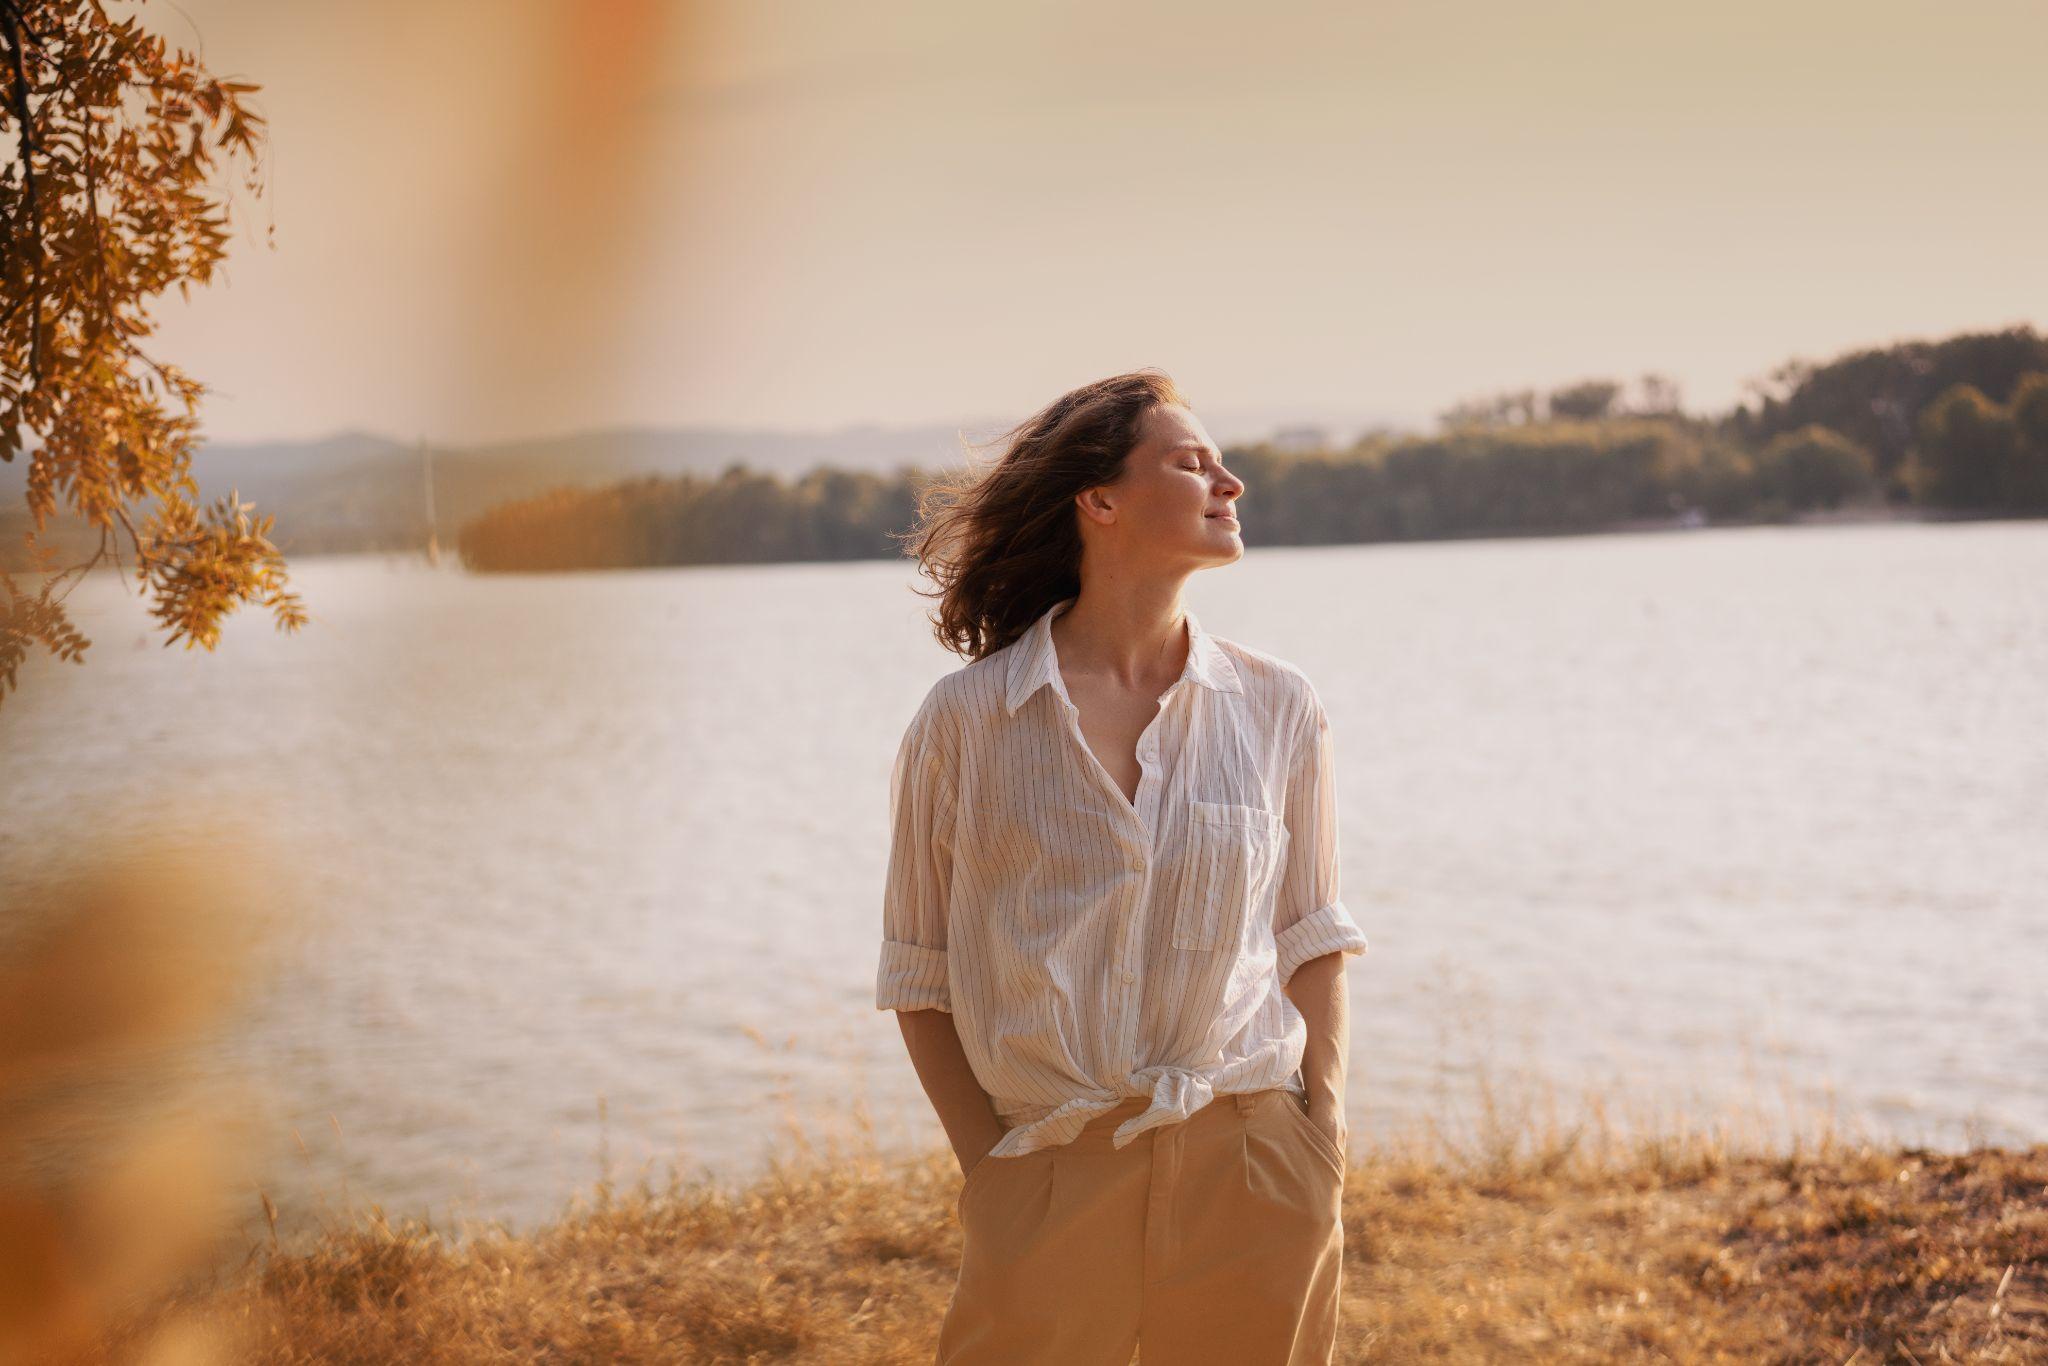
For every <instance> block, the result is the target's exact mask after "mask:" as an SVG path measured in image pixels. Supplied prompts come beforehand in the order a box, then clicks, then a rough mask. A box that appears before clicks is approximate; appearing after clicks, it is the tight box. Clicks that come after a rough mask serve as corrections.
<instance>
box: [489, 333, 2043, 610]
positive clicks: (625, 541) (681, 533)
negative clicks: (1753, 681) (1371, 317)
mask: <svg viewBox="0 0 2048 1366" xmlns="http://www.w3.org/2000/svg"><path fill="white" fill-rule="evenodd" d="M1751 399H1752V401H1745V402H1744V403H1742V404H1739V405H1737V406H1736V407H1735V408H1734V409H1733V410H1731V411H1729V412H1726V413H1722V414H1716V415H1693V414H1688V413H1686V412H1685V411H1684V410H1683V408H1682V407H1681V405H1680V404H1679V402H1678V393H1677V386H1676V385H1675V384H1673V383H1672V382H1671V381H1669V380H1667V379H1664V378H1663V377H1661V376H1656V375H1646V376H1643V377H1642V378H1641V380H1640V381H1639V382H1638V383H1637V384H1636V385H1635V386H1633V387H1632V388H1631V386H1625V385H1623V384H1621V383H1619V382H1616V381H1613V380H1607V379H1589V380H1582V381H1579V382H1576V383H1574V384H1571V385H1567V386H1563V387H1561V388H1558V389H1555V390H1552V391H1550V392H1549V393H1547V394H1539V393H1537V392H1536V391H1533V390H1518V391H1511V392H1507V393H1501V394H1495V395H1489V396H1485V397H1482V398H1477V399H1472V400H1467V401H1465V402H1461V403H1459V404H1458V405H1456V406H1454V407H1452V408H1451V409H1448V410H1447V411H1445V412H1444V413H1442V414H1440V415H1439V419H1438V430H1437V431H1436V432H1435V433H1433V434H1428V435H1415V434H1400V433H1375V434H1371V435H1368V436H1366V437H1364V438H1362V439H1360V440H1359V441H1357V442H1356V443H1354V444H1352V445H1351V446H1349V447H1346V448H1344V449H1339V450H1328V451H1321V452H1313V451H1312V452H1300V451H1294V450H1280V449H1276V448H1275V447H1273V446H1272V445H1270V444H1267V443H1260V444H1254V445H1248V446H1237V447H1233V448H1231V449H1229V450H1227V451H1226V452H1225V458H1226V462H1227V463H1228V464H1229V465H1230V466H1231V468H1232V469H1233V470H1234V471H1235V472H1236V473H1238V474H1239V475H1240V476H1241V477H1243V478H1244V479H1245V481H1246V483H1247V485H1248V486H1249V488H1250V489H1251V490H1252V495H1251V496H1249V497H1247V498H1246V499H1245V500H1244V503H1243V505H1242V507H1241V509H1240V517H1241V519H1242V520H1243V522H1244V527H1245V536H1246V539H1247V540H1248V541H1251V542H1252V543H1254V544H1265V545H1275V544H1278V545H1327V544H1345V543H1353V542H1367V541H1390V540H1418V539H1432V538H1439V537H1453V536H1475V535H1509V534H1525V533H1546V532H1577V531H1598V530H1603V529H1611V528H1615V527H1620V526H1627V525H1632V524H1636V525H1639V524H1642V523H1643V522H1645V521H1656V520H1663V519H1671V518H1674V517H1684V518H1689V519H1691V520H1693V521H1696V522H1722V523H1728V522H1744V521H1750V522H1754V521H1776V520H1783V519H1785V518H1788V517H1791V516H1793V515H1796V514H1799V513H1804V512H1810V511H1814V510H1818V509H1831V508H1839V507H1842V506H1844V505H1872V506H1884V505H1889V506H1893V507H1899V508H1907V509H1910V508H1919V509H1924V510H1926V511H1928V512H1932V513H1940V514H1964V515H1992V516H2041V515H2048V337H2042V336H2040V335H2037V334H2036V333H2035V332H2034V331H2033V330H2032V329H2031V328H2016V329H2011V330H2008V331H2004V332H1994V333H1977V334H1968V335H1963V336H1957V337H1952V338H1948V339H1945V340H1941V341H1933V342H1908V343H1902V344H1898V345H1894V346H1889V347H1883V348H1877V349H1871V350H1865V351H1858V352H1854V353H1852V354H1849V355H1845V356H1841V357H1839V358H1837V359H1835V360H1833V361H1830V362H1827V363H1825V364H1810V363H1806V362H1798V361H1795V362H1790V363H1788V364H1786V365H1783V366H1780V367H1779V368H1778V369H1777V370H1775V371H1773V372H1772V373H1771V375H1770V376H1769V378H1768V379H1767V380H1765V381H1763V382H1761V383H1759V384H1757V385H1755V386H1754V387H1753V391H1752V395H1751ZM930 477H931V474H930V472H928V471H925V470H922V469H919V468H917V467H914V466H913V467H906V468H903V469H900V470H898V471H896V472H895V473H891V474H876V473H864V472H858V471H849V470H835V469H826V468H820V469H816V470H812V471H811V472H809V473H807V474H805V475H803V476H801V477H799V478H796V479H793V480H787V481H785V480H783V479H779V478H776V477H773V476H770V475H766V474H762V473H759V472H756V471H751V470H748V469H747V468H745V467H744V466H742V465H738V464H734V465H731V466H728V467H727V468H726V469H725V470H724V471H723V472H721V473H720V474H718V475H716V476H697V475H686V476H683V477H680V478H662V477H646V478H641V479H635V480H630V481H626V482H623V483H619V484H615V485H612V486H610V487H607V488H601V489H570V488H563V489H557V490H555V491H553V492H550V493H546V494H542V495H540V496H538V497H532V498H524V499H519V500H517V501H513V502H508V503H503V504H500V505H498V506H496V507H493V508H491V509H490V510H488V511H487V512H485V513H483V514H482V515H481V516H478V517H476V518H475V519H473V520H471V521H470V522H468V523H467V524H465V525H464V526H463V527H462V529H461V531H460V533H459V536H458V545H459V548H460V553H461V556H462V559H463V562H464V563H465V564H466V565H467V566H468V567H470V568H472V569H476V570H483V571H492V570H527V571H534V570H561V569H603V568H624V567H632V566H653V565H680V564H732V563H762V562H772V561H795V560H852V559H886V558H891V557H894V556H896V555H898V554H900V553H901V551H900V543H899V542H898V541H897V540H895V539H894V537H893V535H892V533H897V532H901V531H903V530H906V529H908V528H909V526H910V525H911V524H912V523H913V522H914V520H915V518H916V509H917V494H918V491H919V489H920V487H921V486H922V484H923V483H924V482H926V481H927V480H928V479H929V478H930Z"/></svg>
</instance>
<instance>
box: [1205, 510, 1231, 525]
mask: <svg viewBox="0 0 2048 1366" xmlns="http://www.w3.org/2000/svg"><path fill="white" fill-rule="evenodd" d="M1203 515H1204V516H1206V517H1207V518H1208V519H1209V520H1210V521H1212V522H1228V523H1230V524H1231V525H1232V526H1236V525H1237V514H1236V513H1234V512H1209V513H1204V514H1203Z"/></svg>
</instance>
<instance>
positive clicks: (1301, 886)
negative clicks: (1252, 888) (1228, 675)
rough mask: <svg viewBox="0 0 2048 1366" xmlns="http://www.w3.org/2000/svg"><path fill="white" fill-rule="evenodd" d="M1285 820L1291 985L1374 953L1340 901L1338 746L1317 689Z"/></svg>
mask: <svg viewBox="0 0 2048 1366" xmlns="http://www.w3.org/2000/svg"><path fill="white" fill-rule="evenodd" d="M1285 816H1286V820H1287V831H1288V838H1287V850H1286V855H1285V857H1286V866H1285V867H1284V868H1282V870H1281V873H1280V889H1279V892H1278V900H1277V901H1276V902H1275V904H1274V907H1273V935H1274V944H1275V948H1276V950H1277V953H1278V963H1277V970H1278V972H1279V974H1280V981H1281V984H1282V985H1283V986H1284V985H1285V984H1286V983H1287V981H1288V979H1289V978H1291V977H1293V976H1294V971H1295V969H1296V968H1299V967H1300V966H1301V965H1302V964H1303V963H1306V962H1308V961H1309V960H1310V959H1311V958H1320V957H1321V956H1322V955H1324V954H1326V953H1351V954H1357V953H1363V952H1365V949H1366V939H1365V932H1364V931H1363V930H1361V929H1359V927H1358V922H1357V921H1355V920H1353V919H1352V918H1351V912H1350V911H1348V910H1346V909H1345V908H1344V903H1343V902H1342V901H1341V900H1339V898H1338V892H1339V886H1338V882H1339V878H1338V870H1337V863H1338V860H1337V767H1336V746H1335V741H1334V739H1333V737H1332V735H1331V733H1330V718H1329V715H1328V713H1326V712H1325V711H1324V710H1323V704H1322V700H1321V699H1320V698H1319V697H1317V696H1316V694H1315V690H1314V689H1313V688H1311V689H1310V690H1309V696H1308V713H1307V715H1306V716H1304V717H1303V718H1302V721H1301V724H1300V727H1299V730H1298V731H1297V733H1296V737H1295V742H1294V749H1293V755H1292V759H1291V760H1290V763H1289V767H1288V776H1287V796H1286V808H1285Z"/></svg>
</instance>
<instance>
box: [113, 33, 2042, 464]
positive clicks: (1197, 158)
mask: <svg viewBox="0 0 2048 1366" xmlns="http://www.w3.org/2000/svg"><path fill="white" fill-rule="evenodd" d="M110 10H111V11H112V12H113V13H114V14H115V15H116V17H120V16H122V15H124V14H128V13H134V14H137V15H138V16H140V17H142V18H143V19H144V20H145V22H146V23H147V24H148V25H149V26H150V27H151V28H152V29H153V30H154V31H155V32H157V33H159V34H161V35H162V36H164V37H165V39H166V40H167V41H168V42H169V43H171V44H172V45H173V46H185V47H189V48H195V49H197V50H198V51H199V52H200V54H201V55H202V57H203V60H204V62H205V64H206V66H207V67H208V68H209V69H210V70H211V71H212V72H213V73H214V74H215V75H219V76H224V77H234V78H239V79H246V80H252V81H256V82H258V83H259V84H261V85H262V87H263V89H262V90H261V91H260V92H259V93H258V94H256V95H255V96H253V97H252V101H253V103H254V105H255V107H256V108H257V109H258V110H259V111H260V112H261V113H262V114H263V115H264V116H265V117H266V118H267V119H268V121H269V130H270V137H269V144H268V148H267V151H266V155H265V160H264V162H263V164H262V166H261V167H260V168H259V173H260V175H261V177H262V181H263V190H262V193H261V194H260V196H259V195H252V194H251V193H250V192H249V191H247V190H246V189H243V188H239V187H238V188H237V189H236V192H235V199H234V207H233V213H234V235H233V239H232V246H231V248H230V257H229V260H228V263H227V265H226V267H225V270H224V271H223V272H221V273H219V274H217V275H216V277H215V281H214V283H213V284H212V285H210V286H207V287H205V288H203V289H200V290H196V291H195V292H194V295H193V297H192V299H191V301H190V302H189V303H188V302H184V301H181V300H179V299H178V298H177V296H176V294H175V293H173V294H172V295H170V296H169V297H168V298H167V299H165V300H164V301H163V302H162V304H161V306H160V308H159V310H158V314H157V316H158V319H159V324H160V325H159V330H158V336H157V339H156V341H155V343H154V345H155V348H156V351H157V352H160V353H161V354H163V355H165V356H167V357H169V358H171V359H173V360H175V361H176V362H177V363H178V364H179V365H181V366H182V367H184V368H185V369H187V370H188V371H190V372H192V373H193V374H195V375H197V376H198V377H199V378H201V379H202V380H204V381H206V382H208V383H209V384H210V385H211V386H212V392H211V393H210V394H209V395H208V396H207V398H206V400H205V406H204V408H203V409H202V413H201V418H202V424H203V428H204V430H205V432H206V433H207V435H208V436H209V437H210V438H212V439H216V440H224V441H246V440H267V439H295V438H308V437H317V436H321V435H325V434H327V433H330V432H333V431H336V430H340V429H363V430H370V431H376V432H380V433H383V434H386V435H389V436H393V437H396V438H399V439H406V440H410V439H414V438H424V439H428V440H434V441H445V442H451V443H475V442H487V441H499V440H510V439H518V438H523V437H535V436H547V435H554V434H558V433H562V432H568V431H576V430H585V429H589V428H599V427H615V426H656V427H674V426H685V425H698V424H716V425H730V426H743V427H765V428H779V429H786V430H822V429H831V428H837V427H843V426H848V425H855V424H882V425H909V424H924V423H947V422H960V421H971V420H977V419H982V418H987V417H991V416H994V417H1000V418H1003V419H1005V420H1016V419H1019V418H1021V417H1023V416H1024V415H1026V414H1028V413H1029V412H1031V411H1033V410H1035V409H1036V408H1038V407H1040V406H1042V405H1043V404H1045V403H1047V402H1049V401H1050V400H1052V399H1053V398H1055V397H1057V396H1058V395H1059V394H1060V393H1062V392H1064V391H1065V390H1067V389H1070V388H1072V387H1074V386H1075V385H1078V384H1082V383H1085V382H1087V381H1089V380H1092V379H1096V378H1099V377H1102V376H1104V375H1108V374H1112V373H1116V372H1118V371H1123V370H1129V369H1134V368H1137V367H1140V366H1148V365H1152V366H1159V367H1162V368H1164V369H1165V370H1167V371H1168V372H1169V373H1170V374H1172V375H1173V376H1174V378H1175V379H1176V380H1177V381H1178V382H1179V383H1180V385H1181V387H1182V388H1183V390H1184V391H1185V392H1186V393H1187V394H1188V397H1189V401H1190V404H1191V405H1192V406H1193V408H1194V410H1195V412H1196V413H1197V415H1198V416H1199V415H1201V414H1202V413H1204V412H1205V411H1208V412H1212V413H1217V414H1222V413H1227V412H1238V413H1243V412H1259V413H1268V412H1270V413H1275V414H1282V415H1288V416H1292V417H1296V418H1298V419H1299V420H1303V421H1340V422H1341V421H1347V420H1354V419H1356V420H1361V421H1362V420H1367V419H1375V420H1380V421H1386V422H1392V423H1397V424H1402V425H1415V426H1424V425H1427V424H1428V423H1429V422H1430V421H1431V420H1432V417H1433V415H1434V414H1436V413H1437V412H1440V411H1441V410H1442V409H1444V408H1446V407H1448V406H1450V405H1451V404H1452V403H1454V402H1457V401H1459V400H1460V399H1464V398H1469V397H1474V396H1478V395H1482V394H1486V393H1491V392H1495V391H1498V390H1502V389H1510V388H1523V387H1534V388H1538V389H1548V388H1552V387H1555V386H1558V385H1562V384H1566V383H1570V382H1572V381H1574V380H1577V379H1582V378H1590V377H1612V378H1617V379H1629V378H1632V377H1634V376H1637V375H1640V374H1642V373H1643V372H1645V371H1656V372H1659V373H1662V374H1666V375H1669V376H1671V377H1673V378H1675V379H1676V380H1677V381H1678V382H1679V384H1680V387H1681V391H1682V394H1683V398H1684V401H1685V403H1686V406H1687V407H1689V408H1693V409H1718V408H1722V407H1725V406H1727V405H1729V404H1732V403H1734V402H1736V401H1738V400H1739V399H1741V398H1742V397H1743V395H1744V393H1745V392H1746V389H1745V386H1746V384H1747V383H1748V382H1750V381H1753V380H1756V379H1760V378H1762V377H1764V376H1765V375H1767V374H1768V372H1769V371H1770V370H1771V369H1773V368H1774V367H1775V366H1777V365H1778V364H1779V363H1781V362H1782V361H1784V360H1786V359H1789V358H1791V357H1794V356H1799V357H1805V358H1808V359H1823V358H1826V357H1828V356H1831V355H1834V354H1837V353H1839V352H1841V351H1844V350H1847V349H1851V348H1856V347H1862V346H1869V345H1881V344H1884V343H1886V342H1890V341H1894V340H1901V339H1906V338H1912V337H1936V336H1943V335H1948V334H1950V333H1953V332H1957V331H1962V330H1969V329H1983V328H1998V327H2007V326H2014V325H2019V324H2031V325H2033V326H2035V327H2048V266H2044V264H2043V261H2042V259H2041V256H2040V252H2039V246H2038V244H2039V241H2040V237H2041V232H2042V227H2041V225H2042V224H2043V223H2044V222H2048V176H2043V175H2041V174H2040V171H2039V156H2040V147H2041V145H2042V141H2043V134H2044V133H2048V81H2043V80H2042V79H2041V78H2040V75H2039V62H2040V54H2041V53H2042V52H2044V51H2048V5H2043V4H2040V3H2038V0H1964V3H1960V4H1955V3H1951V4H1945V5H1935V4H1928V3H1910V4H1907V3H1897V2H1896V0H1860V2H1859V3H1855V4H1842V3H1807V2H1806V0H1769V2H1768V3H1755V0H1714V2H1713V3H1711V4H1708V3H1696V4H1691V5H1646V4H1642V3H1641V0H1630V2H1629V3H1607V2H1606V0H1600V2H1599V3H1571V2H1569V0H1566V2H1565V3H1543V4H1538V3H1529V0H1519V3H1508V4H1478V3H1459V2H1458V0H1426V2H1424V3H1407V2H1406V0H1403V2H1401V3H1378V2H1373V0H1367V2H1365V3H1350V4H1343V5H1306V4H1294V3H1287V0H1265V2H1264V3H1261V4H1260V5H1257V6H1252V5H1245V4H1221V3H1207V2H1206V0H1174V2H1173V3H1118V2H1117V0H1085V2H1083V3H1033V4H1012V5H992V4H983V3H974V4H961V3H959V2H958V0H942V2H940V0H934V2H931V3H927V2H926V0H914V2H913V0H863V3H861V4H857V5H849V4H845V3H843V0H715V2H714V0H704V2H702V3H699V2H698V0H687V2H675V0H668V2H664V0H491V3H488V4H486V3H473V2H470V0H460V2H458V0H363V2H362V3H353V4H348V5H315V4H310V3H308V4H299V3H289V4H287V3H279V0H144V2H143V3H139V4H120V3H115V4H112V5H110Z"/></svg>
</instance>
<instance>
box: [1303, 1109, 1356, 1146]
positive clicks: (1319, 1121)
mask: <svg viewBox="0 0 2048 1366" xmlns="http://www.w3.org/2000/svg"><path fill="white" fill-rule="evenodd" d="M1308 1120H1309V1123H1311V1124H1314V1125H1316V1126H1318V1127H1319V1128H1321V1129H1322V1131H1323V1132H1324V1133H1326V1134H1328V1135H1329V1136H1330V1138H1331V1139H1332V1141H1334V1142H1335V1143H1336V1145H1337V1151H1338V1152H1340V1153H1348V1152H1350V1151H1351V1149H1350V1147H1349V1146H1347V1145H1348V1144H1349V1143H1350V1140H1351V1129H1350V1126H1349V1125H1348V1124H1346V1122H1345V1119H1344V1107H1343V1106H1341V1105H1339V1104H1338V1103H1337V1102H1336V1100H1335V1099H1334V1098H1320V1097H1311V1098H1310V1099H1309V1103H1308Z"/></svg>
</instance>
